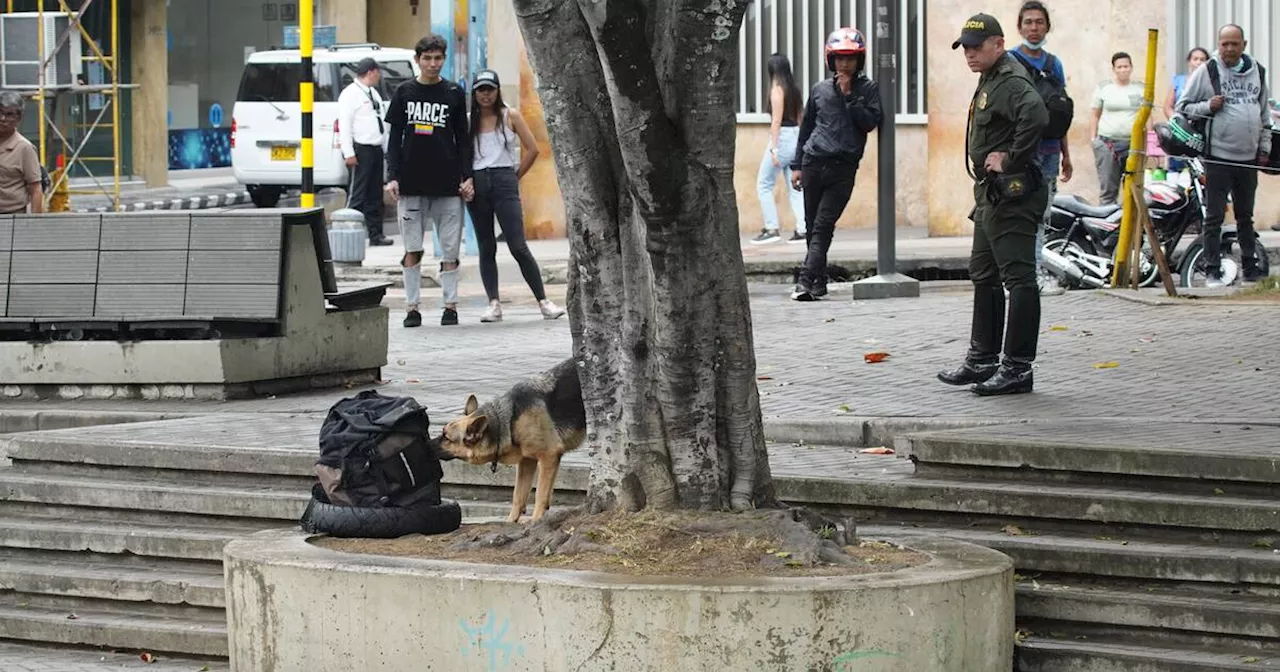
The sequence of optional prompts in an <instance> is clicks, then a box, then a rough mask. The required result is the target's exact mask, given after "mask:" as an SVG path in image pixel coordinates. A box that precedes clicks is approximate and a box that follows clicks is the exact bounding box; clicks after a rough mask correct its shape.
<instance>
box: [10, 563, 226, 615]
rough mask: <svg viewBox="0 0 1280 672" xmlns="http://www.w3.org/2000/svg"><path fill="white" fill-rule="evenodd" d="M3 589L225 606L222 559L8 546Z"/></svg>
mask: <svg viewBox="0 0 1280 672" xmlns="http://www.w3.org/2000/svg"><path fill="white" fill-rule="evenodd" d="M0 590H12V591H16V592H18V593H39V594H45V595H62V596H67V597H87V598H94V599H101V600H117V601H122V602H155V603H159V604H188V605H193V606H201V607H225V606H226V603H225V601H224V600H223V576H222V563H220V562H205V561H193V560H167V559H159V558H145V559H135V558H133V557H132V556H127V555H116V556H112V555H102V554H96V553H56V552H49V551H23V550H16V549H10V550H6V551H4V552H3V554H0Z"/></svg>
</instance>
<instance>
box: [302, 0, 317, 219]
mask: <svg viewBox="0 0 1280 672" xmlns="http://www.w3.org/2000/svg"><path fill="white" fill-rule="evenodd" d="M314 12H315V6H314V5H312V4H311V0H302V1H301V2H299V3H298V50H299V52H300V55H301V56H302V78H301V81H302V84H301V85H300V86H301V88H300V91H299V94H300V95H299V98H298V100H299V101H301V106H302V207H304V208H314V207H316V185H315V142H314V140H313V138H312V137H311V136H312V130H313V122H312V118H311V112H312V108H313V107H314V105H315V82H313V81H312V79H311V78H312V74H313V73H314V72H315V69H314V68H313V67H312V66H311V50H312V37H313V36H314V35H315V26H314V23H315V17H314V16H313V14H314Z"/></svg>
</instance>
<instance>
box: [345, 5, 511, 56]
mask: <svg viewBox="0 0 1280 672" xmlns="http://www.w3.org/2000/svg"><path fill="white" fill-rule="evenodd" d="M429 4H430V0H419V2H418V13H417V14H416V15H415V14H414V13H413V8H412V7H411V6H410V5H409V0H368V2H367V7H368V9H367V10H366V12H367V16H368V26H369V40H370V41H372V42H377V43H378V44H381V45H383V46H387V47H402V48H406V49H412V48H413V45H414V44H416V43H417V42H418V40H420V39H422V38H423V37H424V36H426V35H429V34H430V33H431V13H430V12H429V11H428V9H429V7H428V5H429ZM495 4H496V3H495Z"/></svg>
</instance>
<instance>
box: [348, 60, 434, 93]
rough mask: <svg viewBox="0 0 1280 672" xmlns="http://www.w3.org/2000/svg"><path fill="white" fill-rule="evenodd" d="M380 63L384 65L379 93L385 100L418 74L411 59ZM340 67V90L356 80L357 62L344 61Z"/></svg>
mask: <svg viewBox="0 0 1280 672" xmlns="http://www.w3.org/2000/svg"><path fill="white" fill-rule="evenodd" d="M378 64H379V65H381V66H382V83H381V84H379V85H378V93H380V94H382V99H383V100H391V94H392V93H394V92H395V90H396V88H397V87H399V86H400V85H401V84H403V83H405V82H407V81H409V80H411V79H413V78H414V77H415V76H416V75H414V74H413V64H412V63H410V62H409V61H379V62H378ZM340 68H341V69H340V72H341V74H340V76H339V82H338V91H339V92H341V91H343V90H345V89H346V88H347V86H348V85H349V84H351V82H353V81H355V74H356V64H355V63H343V64H342V65H341V66H340Z"/></svg>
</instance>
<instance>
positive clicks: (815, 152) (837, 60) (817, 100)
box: [791, 28, 883, 301]
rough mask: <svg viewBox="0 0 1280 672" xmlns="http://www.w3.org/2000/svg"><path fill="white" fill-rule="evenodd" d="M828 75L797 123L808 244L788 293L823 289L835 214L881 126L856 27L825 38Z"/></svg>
mask: <svg viewBox="0 0 1280 672" xmlns="http://www.w3.org/2000/svg"><path fill="white" fill-rule="evenodd" d="M825 52H826V57H827V68H828V69H829V70H831V71H832V73H833V74H832V76H831V77H830V78H829V79H824V80H823V81H821V82H818V83H817V84H816V85H814V87H813V90H812V91H811V92H810V93H809V103H808V104H807V105H805V108H804V120H803V121H802V122H801V123H800V138H799V140H798V147H797V149H796V157H795V159H793V160H792V162H791V170H792V177H791V186H792V188H794V189H802V190H803V191H804V212H805V243H806V245H807V246H808V250H807V252H806V253H805V257H804V266H803V267H802V268H801V269H800V280H799V283H797V285H796V288H795V291H794V292H792V293H791V298H792V299H794V300H796V301H815V300H817V299H819V298H822V296H824V295H825V294H826V293H827V251H828V250H830V249H831V237H832V235H834V233H835V227H836V220H837V219H839V218H840V214H841V213H843V212H844V209H845V206H847V205H848V204H849V197H850V196H851V195H852V194H853V183H854V178H855V177H856V175H857V173H858V164H859V163H860V162H861V161H862V155H863V152H864V151H865V150H866V147H867V134H868V133H870V132H871V131H872V130H874V129H875V128H877V127H879V126H880V120H881V117H882V115H883V113H882V112H881V110H880V92H879V90H878V89H877V88H876V84H875V82H872V81H871V80H870V79H868V78H867V76H866V74H865V72H864V70H865V67H866V60H867V41H866V39H865V38H863V37H862V33H860V32H858V31H857V30H856V29H854V28H840V29H839V30H836V31H835V32H833V33H831V36H830V37H828V38H827V44H826V48H825Z"/></svg>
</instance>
